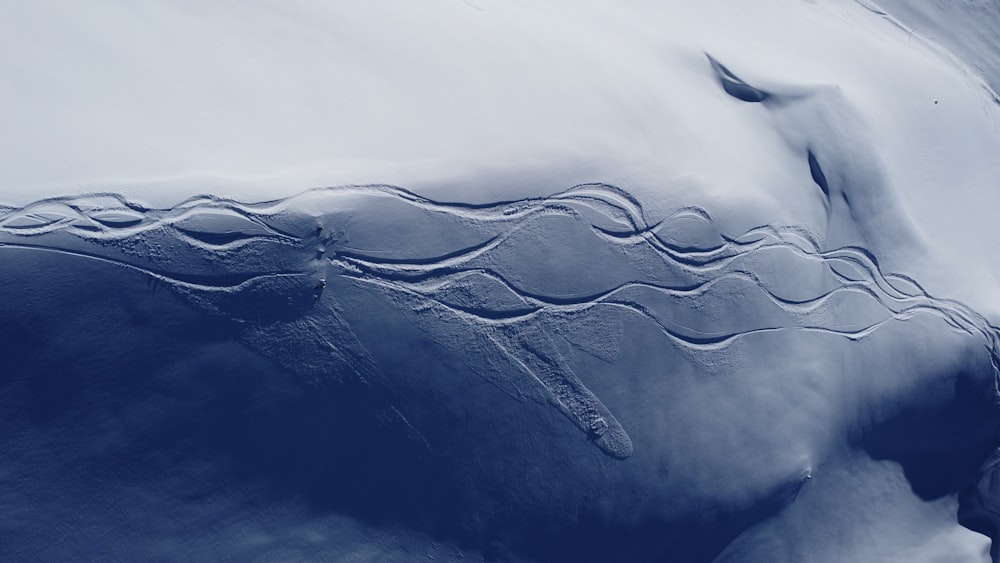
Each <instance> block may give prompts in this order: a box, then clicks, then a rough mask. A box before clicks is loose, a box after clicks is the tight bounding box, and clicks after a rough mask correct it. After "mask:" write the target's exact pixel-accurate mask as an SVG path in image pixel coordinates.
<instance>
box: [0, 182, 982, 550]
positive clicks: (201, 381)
mask: <svg viewBox="0 0 1000 563" xmlns="http://www.w3.org/2000/svg"><path fill="white" fill-rule="evenodd" d="M0 252H3V260H4V262H5V264H7V265H8V267H7V268H5V269H4V274H3V276H4V280H3V281H4V285H3V287H4V291H5V293H6V294H7V295H8V296H9V302H8V305H6V306H5V308H4V320H3V322H2V323H0V326H3V327H5V328H4V334H3V338H4V341H5V342H7V343H8V344H9V346H10V349H9V350H10V351H9V352H8V353H7V355H6V365H7V372H6V373H7V375H6V377H5V378H4V381H3V385H4V387H3V389H4V393H3V396H4V397H5V398H6V401H5V405H4V412H5V420H6V421H7V426H6V430H5V436H8V437H9V438H7V439H6V440H5V441H4V444H3V448H4V459H6V460H9V461H8V462H7V464H6V468H5V475H6V481H7V483H8V485H9V486H8V487H7V488H6V489H5V490H6V492H5V504H6V505H7V506H11V507H15V511H14V512H11V513H8V515H7V516H6V518H5V521H4V524H3V527H4V530H5V535H6V536H7V537H8V540H9V541H8V542H7V543H6V544H5V547H4V551H5V552H6V558H30V557H31V556H32V554H35V553H45V554H48V555H50V556H51V557H54V558H63V557H65V556H67V555H68V553H69V552H68V551H66V550H73V551H74V552H76V551H78V550H82V552H83V553H95V554H97V553H102V554H106V555H111V556H114V557H123V558H135V557H139V556H142V555H143V554H149V553H159V554H163V555H165V556H167V557H170V558H184V559H186V558H192V557H194V558H199V557H211V558H219V557H222V558H234V559H243V558H247V557H267V558H269V557H272V556H275V554H276V553H292V554H294V557H300V556H304V555H307V554H313V555H314V556H322V557H340V556H346V554H348V553H351V552H353V551H354V550H364V549H376V550H377V549H383V548H384V546H383V545H382V542H388V543H389V544H390V546H392V543H391V542H396V543H398V544H401V545H402V546H403V547H400V548H398V549H402V550H403V553H406V555H405V556H404V555H399V554H397V556H398V557H402V558H407V557H411V556H416V554H417V553H419V550H426V549H429V548H427V547H421V546H426V545H427V540H423V541H421V540H419V538H420V537H424V536H426V537H432V538H435V539H436V540H437V541H438V542H444V545H446V546H447V545H450V546H451V547H447V548H445V547H438V548H435V549H439V550H440V549H444V550H446V551H447V550H451V551H449V553H460V552H462V551H461V550H464V551H466V552H470V553H471V554H477V555H478V556H480V557H483V556H485V557H486V558H488V559H493V558H500V559H504V560H508V559H512V560H521V559H526V560H544V561H578V560H626V559H627V560H663V559H664V558H666V559H670V560H684V561H711V560H714V559H716V557H717V556H719V557H720V560H723V561H747V560H759V559H760V558H775V557H778V558H781V557H780V556H779V555H776V554H785V555H784V559H783V560H788V561H796V560H802V559H803V558H810V559H813V560H829V561H837V560H844V559H845V558H848V559H853V558H860V559H866V558H878V559H886V558H889V557H891V556H897V557H899V559H900V560H912V559H913V554H914V553H917V554H919V553H932V552H934V550H944V551H947V552H954V550H956V549H960V548H959V547H958V546H964V547H961V549H969V550H971V551H970V552H969V553H970V556H971V554H972V553H975V552H976V550H978V552H979V553H980V554H982V552H983V550H984V549H985V548H984V547H982V544H983V542H982V541H976V540H975V539H974V537H975V536H973V535H972V534H971V532H968V531H964V532H963V531H961V530H962V529H961V528H959V527H958V526H957V523H956V522H955V510H956V504H955V501H954V498H955V497H954V495H955V494H956V493H957V492H958V491H959V490H960V489H961V488H963V487H964V486H965V485H966V484H967V483H969V482H970V481H971V480H972V479H973V477H974V476H975V475H976V470H977V467H978V464H979V463H980V462H981V461H982V460H983V459H985V457H986V456H987V454H988V453H989V451H990V449H991V448H992V447H993V445H994V431H995V428H996V424H997V420H998V419H997V411H996V408H995V401H996V400H997V393H996V377H997V373H996V361H997V360H996V354H997V341H996V338H997V336H996V329H995V327H993V326H991V325H990V324H989V322H988V321H987V320H986V319H984V318H983V317H981V316H980V315H979V314H977V313H976V312H975V311H973V310H972V309H970V308H968V307H966V306H965V305H963V304H961V303H959V302H957V301H953V300H948V299H937V298H934V297H932V296H931V295H929V294H927V293H926V292H925V291H924V290H923V289H922V288H921V287H920V285H919V283H918V282H917V281H916V280H914V279H911V278H908V277H906V276H903V275H900V274H891V273H886V272H883V271H882V270H881V269H880V266H879V264H878V261H877V259H876V258H874V257H873V256H872V254H871V253H870V252H868V251H866V250H865V249H864V248H863V247H859V246H843V247H829V246H824V245H822V244H820V243H818V242H817V241H815V240H813V239H812V238H811V237H810V235H809V234H808V232H806V231H803V230H801V229H793V228H776V227H772V226H761V227H756V228H754V229H751V230H749V231H747V232H744V233H729V232H726V231H725V230H724V229H722V228H720V226H719V225H718V224H717V223H716V222H715V221H714V220H713V218H712V217H711V215H710V214H709V213H707V212H706V211H705V210H704V209H702V208H700V207H697V206H683V207H679V208H678V209H676V210H675V211H674V212H673V213H671V214H670V215H669V216H668V217H666V218H664V219H663V220H661V221H658V222H656V223H651V222H650V221H649V219H648V218H647V217H646V215H645V212H644V210H643V208H642V206H641V204H639V202H637V201H636V200H635V199H634V198H633V197H632V196H631V195H630V194H629V193H627V192H625V191H623V190H621V189H619V188H616V187H613V186H609V185H603V184H590V185H578V186H575V187H573V188H570V189H568V190H566V191H563V192H560V193H557V194H554V195H552V196H549V197H546V198H533V199H524V200H512V201H508V202H502V203H496V204H486V205H469V204H462V203H441V202H437V201H434V200H429V199H426V198H424V197H421V196H418V195H416V194H414V193H412V192H409V191H406V190H402V189H400V188H395V187H391V186H356V187H343V188H335V189H326V190H315V191H310V192H306V193H303V194H301V195H299V196H296V197H293V198H290V199H287V200H279V201H275V202H270V203H262V204H251V205H247V204H240V203H237V202H234V201H230V200H223V199H218V198H213V197H198V198H194V199H192V200H188V201H186V202H184V203H182V204H180V205H178V206H176V207H174V208H172V209H168V210H156V209H147V208H144V207H142V206H140V205H137V204H134V203H130V202H129V201H128V200H126V199H123V198H121V197H119V196H114V195H94V196H80V197H69V198H55V199H49V200H43V201H40V202H37V203H35V204H32V205H29V206H27V207H24V208H17V209H9V210H7V211H6V212H4V214H3V215H2V216H0ZM29 280H30V281H29ZM67 315H68V318H67ZM904 484H905V485H904ZM846 499H849V500H847V502H845V500H846ZM124 507H129V508H126V509H125V511H124V512H122V508H124ZM303 510H305V511H307V512H303ZM873 511H874V512H873ZM147 513H156V514H158V515H159V516H156V517H155V518H152V517H146V516H143V514H147ZM54 514H57V515H59V518H60V520H63V521H68V522H72V524H71V525H68V526H67V527H66V528H65V529H64V530H62V531H61V532H60V533H61V534H63V537H62V539H61V540H60V541H59V542H56V543H54V544H48V545H44V546H43V545H41V544H39V543H38V542H37V537H38V536H37V534H38V533H39V530H40V528H43V527H47V526H48V525H49V524H48V522H50V521H51V518H52V517H53V515H54ZM307 514H312V516H307ZM820 514H822V515H823V516H822V521H823V524H822V526H818V527H817V526H815V525H813V524H812V522H814V521H815V519H816V518H817V516H818V515H820ZM886 514H892V515H893V516H892V518H886V516H885V515H886ZM345 517H346V518H349V519H350V520H347V521H339V520H338V519H342V518H345ZM204 519H213V520H214V519H219V520H221V524H220V525H219V527H217V528H215V529H214V530H213V531H212V532H211V533H210V534H208V535H203V534H204V533H203V532H199V533H198V534H197V535H196V536H191V534H192V531H193V530H192V528H191V527H190V526H191V523H192V522H193V523H197V522H201V521H203V520H204ZM247 519H249V521H248V520H247ZM358 526H374V527H375V529H379V530H385V529H386V528H387V527H388V528H389V529H399V528H402V529H406V530H410V531H409V532H407V533H406V534H395V535H388V536H385V535H383V539H382V540H368V539H365V537H364V536H356V535H352V533H351V532H350V530H352V529H355V528H356V527H358ZM198 527H199V528H200V527H201V526H198ZM247 527H249V528H247ZM98 530H100V531H101V532H100V533H96V532H97V531H98ZM116 530H117V531H116ZM241 530H247V531H241ZM304 530H311V531H310V532H308V533H307V532H306V531H304ZM344 530H347V531H344ZM383 534H384V532H383ZM830 534H833V537H836V540H835V541H833V542H831V541H829V539H828V538H830V537H831V536H830ZM872 534H877V535H878V537H879V538H880V539H879V541H878V542H874V543H873V542H872V540H871V537H872ZM413 535H415V537H416V538H418V539H416V540H414V539H411V536H413ZM306 536H308V537H306ZM253 537H257V538H258V539H256V540H254V539H253ZM385 537H389V538H394V539H392V540H391V541H390V540H385V539H384V538H385ZM310 538H312V539H310ZM845 538H846V539H845ZM411 544H412V545H411ZM435 545H438V544H435ZM977 546H978V547H977ZM276 550H283V551H276ZM411 550H413V551H411ZM454 550H460V551H457V552H456V551H454ZM906 550H910V551H909V552H907V551H906ZM914 550H915V551H914ZM906 553H910V555H906ZM432 554H436V555H437V556H441V557H445V558H450V557H451V556H450V555H447V554H445V553H443V552H437V551H435V552H433V553H432Z"/></svg>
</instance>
